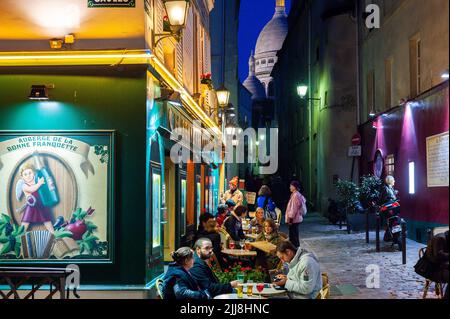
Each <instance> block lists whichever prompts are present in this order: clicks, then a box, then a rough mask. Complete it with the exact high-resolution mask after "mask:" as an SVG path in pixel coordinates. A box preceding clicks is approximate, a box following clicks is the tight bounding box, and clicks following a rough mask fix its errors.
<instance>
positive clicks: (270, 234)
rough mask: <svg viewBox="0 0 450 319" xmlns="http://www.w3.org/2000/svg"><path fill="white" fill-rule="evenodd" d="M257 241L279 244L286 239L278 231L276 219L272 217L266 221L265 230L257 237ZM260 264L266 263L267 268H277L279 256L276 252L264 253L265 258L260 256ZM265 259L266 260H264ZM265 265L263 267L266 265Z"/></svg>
mask: <svg viewBox="0 0 450 319" xmlns="http://www.w3.org/2000/svg"><path fill="white" fill-rule="evenodd" d="M256 240H257V241H267V242H269V243H271V244H273V245H275V246H276V245H278V243H280V242H281V241H283V240H284V239H283V238H282V237H281V236H280V234H279V233H278V227H277V225H276V224H275V221H273V220H272V219H266V220H265V221H264V230H263V232H262V233H261V234H259V236H258V237H257V239H256ZM258 259H259V262H258V263H260V264H263V265H264V264H265V265H264V266H265V268H266V269H268V270H270V269H274V268H276V266H277V264H278V262H279V259H278V258H277V256H276V254H275V253H264V256H263V258H261V257H260V258H258ZM264 259H265V261H264ZM264 266H263V267H264Z"/></svg>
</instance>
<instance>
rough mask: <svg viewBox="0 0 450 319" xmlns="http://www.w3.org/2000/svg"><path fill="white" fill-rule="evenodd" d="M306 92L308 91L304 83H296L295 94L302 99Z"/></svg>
mask: <svg viewBox="0 0 450 319" xmlns="http://www.w3.org/2000/svg"><path fill="white" fill-rule="evenodd" d="M306 93H308V86H307V85H305V84H300V85H297V94H298V96H300V98H302V99H304V98H305V96H306Z"/></svg>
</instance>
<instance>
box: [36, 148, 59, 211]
mask: <svg viewBox="0 0 450 319" xmlns="http://www.w3.org/2000/svg"><path fill="white" fill-rule="evenodd" d="M33 158H34V163H35V166H36V178H37V179H39V178H43V179H44V181H45V184H43V185H42V186H41V187H40V188H39V190H38V193H39V196H40V197H41V201H42V204H43V205H44V206H45V207H52V206H55V205H56V204H58V203H59V197H58V190H57V188H56V184H55V180H54V178H53V177H52V175H51V174H50V171H49V170H48V169H47V167H45V166H44V165H43V164H42V161H41V158H40V157H39V153H38V152H37V151H36V152H34V153H33Z"/></svg>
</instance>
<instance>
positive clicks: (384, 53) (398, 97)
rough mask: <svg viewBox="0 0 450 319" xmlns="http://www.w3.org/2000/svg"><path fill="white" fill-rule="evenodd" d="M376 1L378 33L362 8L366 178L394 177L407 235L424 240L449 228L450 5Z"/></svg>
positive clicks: (363, 163) (409, 0) (434, 0)
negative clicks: (433, 231)
mask: <svg viewBox="0 0 450 319" xmlns="http://www.w3.org/2000/svg"><path fill="white" fill-rule="evenodd" d="M371 3H375V4H377V6H378V8H379V12H380V17H381V19H380V28H372V29H369V28H368V27H367V25H366V21H365V16H364V15H363V14H364V11H365V8H366V5H367V4H368V1H359V2H358V4H359V8H358V10H359V12H360V14H359V47H360V64H359V70H360V86H359V95H360V101H361V103H360V111H359V120H360V123H361V125H360V132H361V135H362V143H363V144H362V145H363V153H362V157H361V161H360V169H361V174H375V175H376V176H379V177H380V178H384V177H385V176H386V175H393V176H394V177H395V179H396V185H395V186H396V188H398V190H399V197H400V200H401V205H402V211H401V214H402V216H403V217H404V218H405V219H406V221H407V226H408V237H410V238H413V239H415V240H417V241H421V242H426V239H427V235H426V233H427V230H428V229H429V228H432V227H435V226H440V225H448V155H446V154H448V112H449V111H448V110H449V104H448V68H449V58H448V49H449V47H448V35H449V26H448V19H449V15H448V9H449V3H448V1H441V0H432V1H428V2H427V3H426V5H424V3H423V2H420V1H415V0H404V1H388V2H386V1H371ZM418 8H420V10H418ZM405 21H407V23H405ZM444 158H445V159H444Z"/></svg>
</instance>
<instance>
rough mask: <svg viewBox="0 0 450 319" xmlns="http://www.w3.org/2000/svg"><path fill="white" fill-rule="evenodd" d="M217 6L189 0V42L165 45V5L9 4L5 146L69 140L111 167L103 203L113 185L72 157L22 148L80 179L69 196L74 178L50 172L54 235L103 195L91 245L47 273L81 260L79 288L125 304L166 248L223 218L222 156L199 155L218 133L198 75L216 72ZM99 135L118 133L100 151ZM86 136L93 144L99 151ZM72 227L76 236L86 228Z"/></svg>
mask: <svg viewBox="0 0 450 319" xmlns="http://www.w3.org/2000/svg"><path fill="white" fill-rule="evenodd" d="M122 5H123V3H122ZM213 7H214V1H212V0H199V1H190V5H189V9H188V13H187V20H186V26H185V29H184V30H183V37H182V39H181V40H180V41H175V39H174V38H171V37H167V38H164V39H162V38H161V34H164V35H166V34H167V32H165V31H166V29H165V26H164V24H165V21H164V20H165V18H164V17H165V15H166V13H165V9H164V6H163V2H162V1H161V0H136V1H129V2H127V6H119V5H118V4H117V3H116V4H110V5H109V6H92V5H91V3H90V2H88V1H84V0H69V1H64V5H63V4H62V3H60V1H52V0H39V1H34V2H33V3H30V2H29V1H23V0H22V1H9V0H8V1H2V2H1V4H0V12H1V13H0V17H1V19H0V21H1V22H0V24H1V28H0V83H2V86H3V88H2V89H1V90H0V130H1V134H0V135H2V137H1V139H0V143H2V142H3V145H8V143H9V141H10V140H13V139H12V138H10V136H13V137H14V136H22V135H24V134H26V135H27V136H28V135H30V136H31V139H33V138H34V139H38V140H40V139H43V138H48V137H49V136H53V138H57V139H59V138H62V137H61V136H60V135H62V136H66V135H71V136H75V137H76V138H78V140H80V141H84V142H83V143H84V144H81V145H84V146H85V147H87V149H86V151H87V152H88V153H89V154H91V153H92V154H93V153H95V154H99V155H98V156H99V159H101V160H102V161H101V162H100V161H97V162H96V161H94V166H95V165H100V166H99V167H101V163H105V162H106V163H108V162H109V163H110V170H108V178H107V181H108V185H109V186H108V187H107V192H106V191H105V192H106V193H105V194H104V195H101V196H105V198H107V200H106V199H105V200H101V198H102V197H101V196H100V195H99V196H96V195H95V194H97V192H100V191H101V190H103V189H106V184H105V185H103V184H92V183H93V181H94V180H93V179H92V178H91V179H89V178H88V177H83V174H78V170H79V168H76V167H75V166H73V165H71V164H70V163H71V161H72V160H73V156H72V155H70V154H69V155H67V154H66V153H64V154H66V155H67V156H68V160H64V159H62V158H60V157H61V156H60V155H58V154H62V153H55V152H54V151H53V149H51V148H48V147H50V146H48V147H47V148H45V147H42V144H33V145H34V146H32V147H31V146H30V147H31V148H30V149H28V148H24V149H21V152H24V153H23V154H24V156H25V159H27V158H28V157H29V156H31V155H29V154H28V153H27V152H33V151H38V152H40V153H42V154H46V155H45V157H44V159H45V160H44V163H46V164H48V165H50V164H51V161H52V160H53V159H55V160H59V161H60V162H61V163H67V165H65V166H64V165H63V166H64V167H66V168H67V171H68V172H69V173H68V174H67V176H68V177H67V178H71V177H73V178H72V179H71V180H72V184H73V185H74V187H73V189H74V190H76V191H77V192H75V191H74V192H72V193H71V194H72V195H71V197H68V196H69V195H67V194H68V193H69V192H67V189H68V188H67V187H66V186H63V185H66V184H67V182H63V181H62V177H61V175H59V173H56V172H55V170H56V168H55V166H50V171H53V175H54V183H55V184H56V186H57V188H58V189H60V194H59V196H60V198H59V200H60V202H61V203H66V202H68V203H69V204H67V205H68V206H67V207H69V208H67V211H65V210H58V211H57V212H56V211H55V208H51V209H50V210H49V214H50V221H51V222H52V223H55V227H57V225H58V224H57V223H56V222H57V221H56V220H55V219H56V217H58V215H63V216H61V217H62V218H63V220H64V218H69V219H70V216H71V215H70V214H71V211H73V209H75V210H76V209H78V208H81V209H86V210H88V207H84V206H83V207H80V206H81V205H87V206H89V203H88V202H87V201H86V198H96V197H100V199H96V200H99V201H100V203H101V205H100V206H97V207H92V208H94V209H95V210H96V212H95V213H94V214H93V215H92V217H89V218H92V221H94V222H96V225H97V228H95V227H94V226H92V225H93V224H92V223H88V222H87V221H86V224H87V225H91V226H89V227H90V228H88V229H90V230H89V231H90V233H89V234H92V235H93V237H89V238H90V239H89V240H90V242H89V243H86V242H82V241H83V240H84V239H83V240H81V241H73V242H72V241H71V243H72V244H73V246H74V247H71V249H72V250H71V251H72V252H73V254H72V255H70V256H69V255H66V257H67V258H66V259H64V258H55V257H54V255H55V254H54V253H53V252H51V256H50V257H49V258H48V259H47V260H39V264H40V265H44V264H45V265H55V264H67V263H76V264H79V266H80V271H81V273H82V274H83V276H82V284H92V285H97V284H101V285H103V288H102V289H103V290H106V292H105V291H104V292H102V294H103V296H105V295H108V293H107V291H111V292H112V291H114V294H112V295H111V296H122V297H124V295H121V294H120V293H119V292H120V291H125V290H126V295H127V296H132V297H134V298H136V297H137V298H138V297H143V296H146V295H148V293H150V291H151V290H149V289H150V288H152V287H153V282H154V281H155V279H156V278H158V276H160V275H161V274H162V273H163V265H164V262H165V261H169V253H170V251H173V250H175V249H176V248H178V247H180V246H185V245H189V244H191V240H192V236H193V232H194V231H195V229H196V227H197V225H198V218H199V216H200V214H202V213H203V212H204V211H206V210H208V211H214V210H215V207H216V206H217V203H218V197H219V180H220V178H223V176H222V177H221V176H220V171H221V167H220V158H218V156H217V154H209V155H208V156H209V158H208V160H205V158H203V159H204V160H203V161H197V160H196V159H199V158H200V155H202V154H203V153H201V149H198V148H195V147H194V145H200V146H203V145H205V144H206V143H208V142H209V141H211V139H212V138H213V137H216V136H220V135H221V131H220V128H219V126H218V124H217V105H216V100H215V93H214V91H213V90H212V89H211V88H210V87H209V86H207V85H204V84H202V82H201V75H202V74H205V73H210V72H211V37H210V32H209V30H210V29H209V21H210V20H209V13H210V11H211V10H212V9H213ZM18 26H20V27H18ZM50 40H51V41H50ZM50 45H52V46H50ZM118 48H120V49H118ZM36 85H38V86H36ZM39 85H40V86H39ZM32 86H33V90H34V89H35V88H36V87H38V88H39V87H41V88H42V87H43V88H45V90H46V91H47V92H48V96H45V97H46V100H43V99H42V95H40V94H41V93H40V92H38V93H36V92H34V91H33V90H31V93H30V87H32ZM42 92H43V91H42ZM36 97H38V98H37V99H36ZM178 128H183V129H184V131H183V132H185V133H186V134H185V135H186V136H185V137H189V138H188V139H187V140H182V141H181V144H180V143H178V142H180V136H179V135H176V134H173V133H176V130H177V129H178ZM102 134H103V135H108V136H112V137H111V140H112V141H114V143H110V144H109V145H107V146H102V147H100V148H98V146H99V145H96V146H97V148H95V147H94V146H95V143H99V142H98V141H99V139H100V137H97V135H99V136H103V135H102ZM91 135H92V136H91ZM85 136H89V138H90V139H92V140H94V142H92V143H94V144H91V147H90V148H91V152H89V146H86V145H88V144H87V142H86V141H87V137H85ZM101 138H103V137H101ZM67 140H69V139H67ZM74 140H77V139H75V138H74ZM95 141H97V142H95ZM5 143H6V144H5ZM80 143H81V142H80ZM49 145H50V144H49ZM176 145H182V148H181V149H182V150H183V151H182V152H180V153H179V156H181V158H183V161H182V162H181V163H179V164H178V163H176V162H174V159H173V158H171V150H172V149H173V146H176ZM100 146H101V145H100ZM23 147H25V146H23ZM4 150H5V152H3V151H4ZM12 150H14V147H13V148H11V147H9V148H8V147H5V148H4V149H3V148H2V152H1V153H0V159H1V160H3V162H2V165H1V166H2V169H0V173H4V174H9V173H8V169H9V168H8V167H10V166H8V165H9V164H8V163H9V162H8V160H9V158H10V157H8V156H13V155H8V154H9V153H8V152H9V151H12ZM72 150H75V149H73V148H72ZM5 154H6V155H5ZM20 154H22V153H20ZM20 154H19V153H16V154H15V156H16V155H17V156H18V155H20ZM30 154H31V153H30ZM86 154H87V153H86ZM186 154H187V156H186V159H185V158H184V156H185V155H186ZM172 155H173V154H172ZM203 155H205V154H203ZM43 156H44V155H43ZM108 156H109V157H108ZM205 156H206V155H205ZM219 156H220V154H219ZM172 157H173V156H172ZM9 161H10V160H9ZM18 161H19V162H18V163H21V161H22V162H23V161H24V160H23V158H20V159H18ZM88 162H89V161H88ZM91 162H92V159H91ZM96 163H97V164H96ZM10 165H12V166H11V167H15V166H14V165H15V164H14V165H13V163H12V164H10ZM91 171H93V170H91ZM97 171H98V170H97ZM70 172H73V174H72V173H70ZM11 174H13V175H14V174H16V173H11ZM13 175H12V176H13ZM100 175H101V174H100V173H98V174H94V176H98V178H100ZM5 176H6V175H5ZM14 176H15V175H14ZM86 176H89V175H86ZM105 178H106V177H105ZM2 180H3V179H2ZM12 183H13V180H12V179H11V182H8V183H5V184H2V185H1V187H2V190H1V192H0V194H1V196H2V198H3V197H5V198H8V200H7V201H9V202H11V203H13V202H14V201H13V200H12V198H13V197H12V191H11V189H12V186H11V185H12ZM10 184H11V185H10ZM63 187H64V188H63ZM61 189H64V190H65V191H63V190H61ZM74 194H75V195H74ZM76 194H78V195H76ZM83 194H85V195H83ZM83 196H87V197H83ZM21 200H23V198H22V199H21ZM1 202H2V204H1V205H2V206H1V210H2V211H1V213H2V214H5V215H7V216H10V217H11V216H12V217H13V219H14V212H13V211H12V210H11V209H10V208H11V207H12V206H11V205H9V206H8V205H6V204H5V200H4V199H2V200H1ZM86 202H87V203H86ZM14 203H15V202H14ZM83 203H85V204H83ZM102 205H103V206H102ZM58 207H59V206H58ZM64 207H65V206H64ZM69 209H70V210H69ZM88 211H89V213H90V214H92V211H91V210H88ZM66 215H67V216H66ZM64 216H66V217H64ZM76 216H78V217H79V216H80V215H76ZM83 216H84V215H83ZM89 216H91V215H89ZM72 217H73V216H72ZM85 217H86V219H88V217H87V216H85ZM6 218H7V217H6ZM5 220H6V219H5ZM18 223H19V224H20V221H18ZM22 223H23V220H22ZM68 223H70V221H68ZM94 224H95V223H94ZM58 227H60V226H58ZM64 227H66V226H64ZM55 229H56V228H55ZM58 229H59V228H58ZM71 229H72V230H74V232H73V233H72V235H73V237H74V236H75V234H76V233H77V231H80V228H78V229H76V228H75V229H74V228H73V227H72V228H71ZM81 229H82V230H84V228H81ZM37 230H42V225H41V224H39V223H31V225H30V226H29V228H28V232H34V231H37ZM63 230H64V228H63ZM55 234H56V233H55ZM72 235H71V236H72ZM55 236H56V235H55ZM69 237H70V236H69ZM103 237H104V242H103V241H102V242H100V240H103ZM74 238H75V237H74ZM85 238H87V237H86V236H85ZM95 238H97V239H95ZM99 238H100V239H99ZM53 239H54V238H53V237H51V239H50V240H53ZM103 243H104V244H105V245H106V246H107V247H108V249H107V253H106V254H104V255H101V256H104V258H99V257H98V254H100V253H94V250H92V249H93V247H97V248H98V247H100V244H103ZM0 246H2V247H1V248H2V252H3V253H2V254H1V256H0V262H1V263H2V264H6V265H10V264H20V265H34V264H36V260H34V259H33V258H31V259H30V258H28V259H26V258H24V251H23V247H20V246H19V247H18V250H17V251H16V252H14V251H9V250H8V249H4V248H5V246H4V245H3V244H0ZM82 246H83V247H82ZM97 248H96V249H97ZM98 249H100V248H98ZM105 249H106V248H105ZM95 251H96V252H98V251H97V250H95ZM125 286H127V287H128V288H126V289H125V288H124V287H125ZM95 287H96V286H94V287H91V288H90V289H88V290H89V291H90V292H88V291H87V290H84V289H83V287H82V288H81V294H82V295H84V296H90V295H92V294H93V296H95V292H96V290H97V289H96V288H95Z"/></svg>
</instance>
